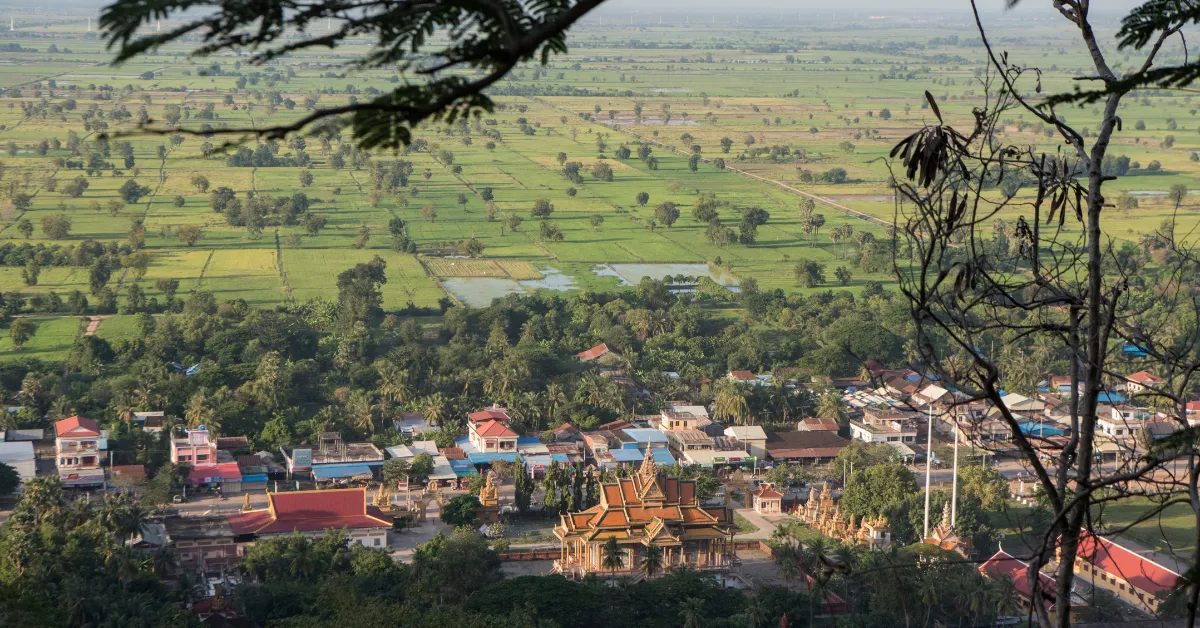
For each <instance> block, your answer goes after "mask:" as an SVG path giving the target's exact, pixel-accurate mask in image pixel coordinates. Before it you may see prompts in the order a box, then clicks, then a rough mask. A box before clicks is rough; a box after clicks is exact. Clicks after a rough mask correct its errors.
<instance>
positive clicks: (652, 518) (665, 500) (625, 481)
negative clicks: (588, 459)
mask: <svg viewBox="0 0 1200 628" xmlns="http://www.w3.org/2000/svg"><path fill="white" fill-rule="evenodd" d="M736 530H737V528H736V527H735V526H734V524H733V513H732V511H730V510H729V509H727V508H724V507H715V508H705V507H703V506H701V505H700V504H699V503H697V500H696V483H695V481H693V480H680V479H677V478H667V477H663V476H661V475H659V473H658V467H657V466H656V465H655V463H654V458H653V453H652V452H651V451H650V450H647V452H646V457H645V459H644V460H642V465H641V467H640V468H639V469H638V472H637V473H636V474H635V475H634V476H633V477H630V478H622V479H621V480H619V481H617V482H611V483H604V484H602V485H601V487H600V503H599V504H597V505H596V506H593V507H591V508H588V509H587V510H584V511H580V512H572V513H568V514H565V515H562V516H561V517H560V519H559V524H558V525H557V526H556V527H555V528H554V535H555V536H556V537H558V538H559V540H560V541H561V542H562V553H561V556H560V557H559V559H558V560H556V561H554V571H555V573H560V574H562V575H564V576H566V577H568V578H583V577H584V576H587V575H589V574H596V575H600V576H607V575H616V576H630V577H633V578H634V579H635V580H636V579H640V578H642V577H648V576H653V575H655V574H661V573H665V572H667V571H669V570H671V569H673V568H675V567H680V566H687V567H690V568H692V569H698V570H702V571H726V570H728V569H729V568H730V566H731V565H732V564H733V562H734V551H733V535H734V532H736ZM609 539H616V541H617V543H618V544H619V546H620V548H621V567H619V568H616V569H611V568H608V567H605V566H604V563H605V560H604V559H605V551H604V546H605V544H606V543H608V541H609ZM652 547H653V548H658V550H659V554H658V555H659V556H660V560H659V564H658V565H657V568H655V569H646V568H645V567H644V560H643V559H644V557H645V556H646V555H647V551H648V550H649V549H650V548H652ZM647 572H649V573H647Z"/></svg>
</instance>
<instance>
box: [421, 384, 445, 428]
mask: <svg viewBox="0 0 1200 628" xmlns="http://www.w3.org/2000/svg"><path fill="white" fill-rule="evenodd" d="M421 413H422V414H424V415H425V420H426V421H429V424H430V425H436V426H439V427H440V426H441V425H442V421H444V420H445V419H446V398H445V397H443V396H442V393H440V392H435V393H433V394H432V395H426V397H425V398H424V399H422V400H421Z"/></svg>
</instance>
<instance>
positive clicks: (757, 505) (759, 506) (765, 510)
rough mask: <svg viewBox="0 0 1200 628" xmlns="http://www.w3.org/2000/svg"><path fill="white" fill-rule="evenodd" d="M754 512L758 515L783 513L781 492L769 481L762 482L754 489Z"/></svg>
mask: <svg viewBox="0 0 1200 628" xmlns="http://www.w3.org/2000/svg"><path fill="white" fill-rule="evenodd" d="M753 495H754V500H753V503H754V512H757V513H758V514H760V515H779V514H783V493H780V492H779V491H777V490H775V486H774V485H772V484H771V483H769V482H763V483H762V484H759V485H758V488H756V489H754V493H753Z"/></svg>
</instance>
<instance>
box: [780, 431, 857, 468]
mask: <svg viewBox="0 0 1200 628" xmlns="http://www.w3.org/2000/svg"><path fill="white" fill-rule="evenodd" d="M849 444H850V441H848V440H846V439H844V438H842V437H841V436H838V434H837V432H831V431H826V430H821V431H805V432H768V433H767V443H766V450H767V456H768V457H769V458H770V459H771V460H773V461H775V462H776V463H791V464H825V463H828V462H829V461H831V460H833V459H834V458H837V456H838V454H839V453H841V451H842V450H843V449H845V448H846V446H848V445H849Z"/></svg>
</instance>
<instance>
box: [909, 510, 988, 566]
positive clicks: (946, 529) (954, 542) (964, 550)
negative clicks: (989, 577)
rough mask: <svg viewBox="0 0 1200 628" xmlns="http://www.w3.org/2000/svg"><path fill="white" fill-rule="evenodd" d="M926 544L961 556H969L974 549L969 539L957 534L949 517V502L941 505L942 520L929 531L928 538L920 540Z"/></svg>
mask: <svg viewBox="0 0 1200 628" xmlns="http://www.w3.org/2000/svg"><path fill="white" fill-rule="evenodd" d="M921 542H922V543H925V544H926V545H936V546H938V547H940V548H942V549H944V550H946V551H948V552H955V553H956V554H959V555H960V556H962V557H963V558H970V557H971V556H972V555H973V554H974V553H975V550H974V548H973V547H971V539H969V538H967V537H962V536H959V535H958V532H956V531H955V530H954V523H953V521H952V520H951V517H950V502H946V504H945V505H944V506H943V507H942V520H941V522H940V523H938V526H937V527H936V528H934V529H933V530H930V532H929V538H927V539H924V540H923V541H921Z"/></svg>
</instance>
